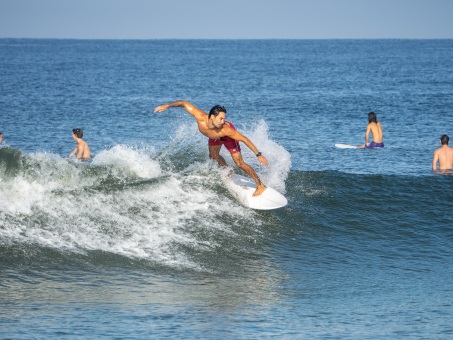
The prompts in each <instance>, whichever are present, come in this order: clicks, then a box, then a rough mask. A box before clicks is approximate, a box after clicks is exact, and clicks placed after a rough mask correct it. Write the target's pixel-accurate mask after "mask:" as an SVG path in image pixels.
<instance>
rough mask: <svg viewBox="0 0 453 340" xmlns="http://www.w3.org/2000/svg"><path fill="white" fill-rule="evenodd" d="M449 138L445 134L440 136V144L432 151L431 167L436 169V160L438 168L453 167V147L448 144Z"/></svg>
mask: <svg viewBox="0 0 453 340" xmlns="http://www.w3.org/2000/svg"><path fill="white" fill-rule="evenodd" d="M449 142H450V138H449V137H448V136H447V135H442V136H441V137H440V144H441V145H442V146H441V147H440V148H438V149H437V150H436V151H434V156H433V163H432V169H433V171H436V169H437V162H439V169H440V170H447V169H453V148H450V147H449V146H448V143H449Z"/></svg>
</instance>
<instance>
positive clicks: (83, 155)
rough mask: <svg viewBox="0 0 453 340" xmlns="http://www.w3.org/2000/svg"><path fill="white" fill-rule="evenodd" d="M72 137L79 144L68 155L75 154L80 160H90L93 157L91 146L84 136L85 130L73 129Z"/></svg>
mask: <svg viewBox="0 0 453 340" xmlns="http://www.w3.org/2000/svg"><path fill="white" fill-rule="evenodd" d="M72 138H74V140H75V141H76V143H77V145H76V147H75V149H74V151H73V152H71V153H70V154H69V156H68V157H72V156H74V155H75V154H77V155H76V157H77V159H80V160H89V159H90V157H91V154H90V148H89V147H88V144H87V142H85V141H84V140H83V139H82V138H83V131H82V130H81V129H73V130H72Z"/></svg>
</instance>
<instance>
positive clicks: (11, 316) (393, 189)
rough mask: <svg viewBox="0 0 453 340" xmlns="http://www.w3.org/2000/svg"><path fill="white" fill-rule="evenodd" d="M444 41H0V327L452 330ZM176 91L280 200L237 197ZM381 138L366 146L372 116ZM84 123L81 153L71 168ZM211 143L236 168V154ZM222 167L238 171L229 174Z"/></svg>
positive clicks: (451, 111)
mask: <svg viewBox="0 0 453 340" xmlns="http://www.w3.org/2000/svg"><path fill="white" fill-rule="evenodd" d="M452 57H453V40H46V39H0V79H1V81H0V131H1V132H2V133H3V137H4V139H3V143H2V144H1V146H0V337H1V338H2V339H61V338H68V339H149V338H155V339H162V338H182V339H185V338H191V339H199V338H208V339H220V338H222V339H224V338H227V339H269V338H281V339H451V338H452V337H453V193H452V189H453V175H451V174H448V173H447V174H445V173H439V172H433V171H432V170H431V160H432V157H433V152H434V150H435V149H436V148H438V147H439V146H440V141H439V138H440V136H441V135H442V134H447V135H449V136H450V137H451V138H453V86H452V85H453V63H452ZM181 99H184V100H187V101H189V102H191V103H193V104H194V105H196V106H197V107H198V108H200V109H202V110H204V111H206V112H209V110H210V108H211V107H212V106H214V105H216V104H220V105H223V106H225V108H226V109H227V119H228V120H229V121H231V122H232V123H233V124H234V125H235V126H236V128H237V129H238V130H239V131H240V132H241V133H242V134H244V135H246V136H247V137H248V138H250V139H251V140H252V142H253V143H254V144H255V145H256V146H257V148H258V149H259V150H260V151H261V152H262V153H263V155H265V156H266V158H267V160H268V161H269V166H268V167H264V166H262V165H260V164H259V163H258V162H257V159H256V157H255V155H254V154H253V153H252V152H251V151H250V150H249V149H248V148H247V147H246V146H245V145H242V151H243V152H242V153H243V157H244V159H245V161H246V162H247V163H249V164H250V165H252V166H253V167H254V168H255V169H256V171H257V173H258V174H259V176H260V178H261V179H262V180H263V182H264V183H265V184H266V185H268V186H270V187H272V188H274V189H276V190H278V191H280V192H281V193H283V194H284V195H285V196H286V197H287V198H288V202H289V203H288V205H287V206H286V207H284V208H281V209H277V210H270V211H259V210H251V209H248V208H246V207H244V206H242V205H241V204H240V203H239V202H238V201H237V200H236V199H235V197H234V196H233V195H232V193H231V192H230V191H228V189H227V187H226V186H225V182H224V181H223V177H224V175H225V171H226V170H225V169H220V168H219V167H218V166H217V164H215V163H214V162H213V161H212V160H210V159H209V154H208V147H207V139H206V137H204V136H202V135H201V134H200V133H199V132H198V129H197V127H196V124H195V121H194V119H193V117H192V116H191V115H189V114H188V113H187V112H186V111H185V110H183V109H181V108H171V109H169V110H167V111H165V112H162V113H158V114H155V113H153V111H154V108H155V107H156V106H158V105H160V104H164V103H168V102H171V101H175V100H181ZM371 111H373V112H375V113H376V114H377V118H378V121H380V122H381V123H382V126H383V130H384V143H385V147H384V148H383V149H374V150H362V149H338V148H336V147H335V143H344V144H351V145H360V144H363V143H364V142H365V129H366V125H367V123H368V121H367V114H368V113H369V112H371ZM73 128H81V129H82V130H83V132H84V140H85V141H86V142H87V143H88V144H89V146H90V148H91V153H92V160H91V161H90V162H79V161H77V160H75V159H68V158H67V156H68V155H69V154H70V152H71V151H72V150H73V149H74V146H75V143H74V140H73V139H72V137H71V133H72V129H73ZM221 154H222V155H223V156H224V157H225V159H226V160H227V162H228V164H229V165H230V166H231V167H234V166H233V165H234V163H233V162H232V159H231V157H230V156H229V153H228V152H227V151H226V150H223V151H222V152H221ZM236 171H237V172H240V171H239V170H238V169H236Z"/></svg>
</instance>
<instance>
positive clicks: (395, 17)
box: [0, 0, 453, 39]
mask: <svg viewBox="0 0 453 340" xmlns="http://www.w3.org/2000/svg"><path fill="white" fill-rule="evenodd" d="M0 38H81V39H173V38H180V39H188V38H191V39H262V38H264V39H276V38H277V39H278V38H283V39H336V38H339V39H348V38H352V39H357V38H359V39H361V38H370V39H375V38H410V39H412V38H415V39H435V38H440V39H443V38H449V39H453V0H0Z"/></svg>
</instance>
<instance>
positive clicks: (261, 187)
mask: <svg viewBox="0 0 453 340" xmlns="http://www.w3.org/2000/svg"><path fill="white" fill-rule="evenodd" d="M266 188H267V187H266V186H265V185H264V184H260V185H259V186H258V187H257V188H256V190H255V192H254V193H253V195H252V196H253V197H256V196H259V195H261V194H262V193H263V192H264V190H266Z"/></svg>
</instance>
